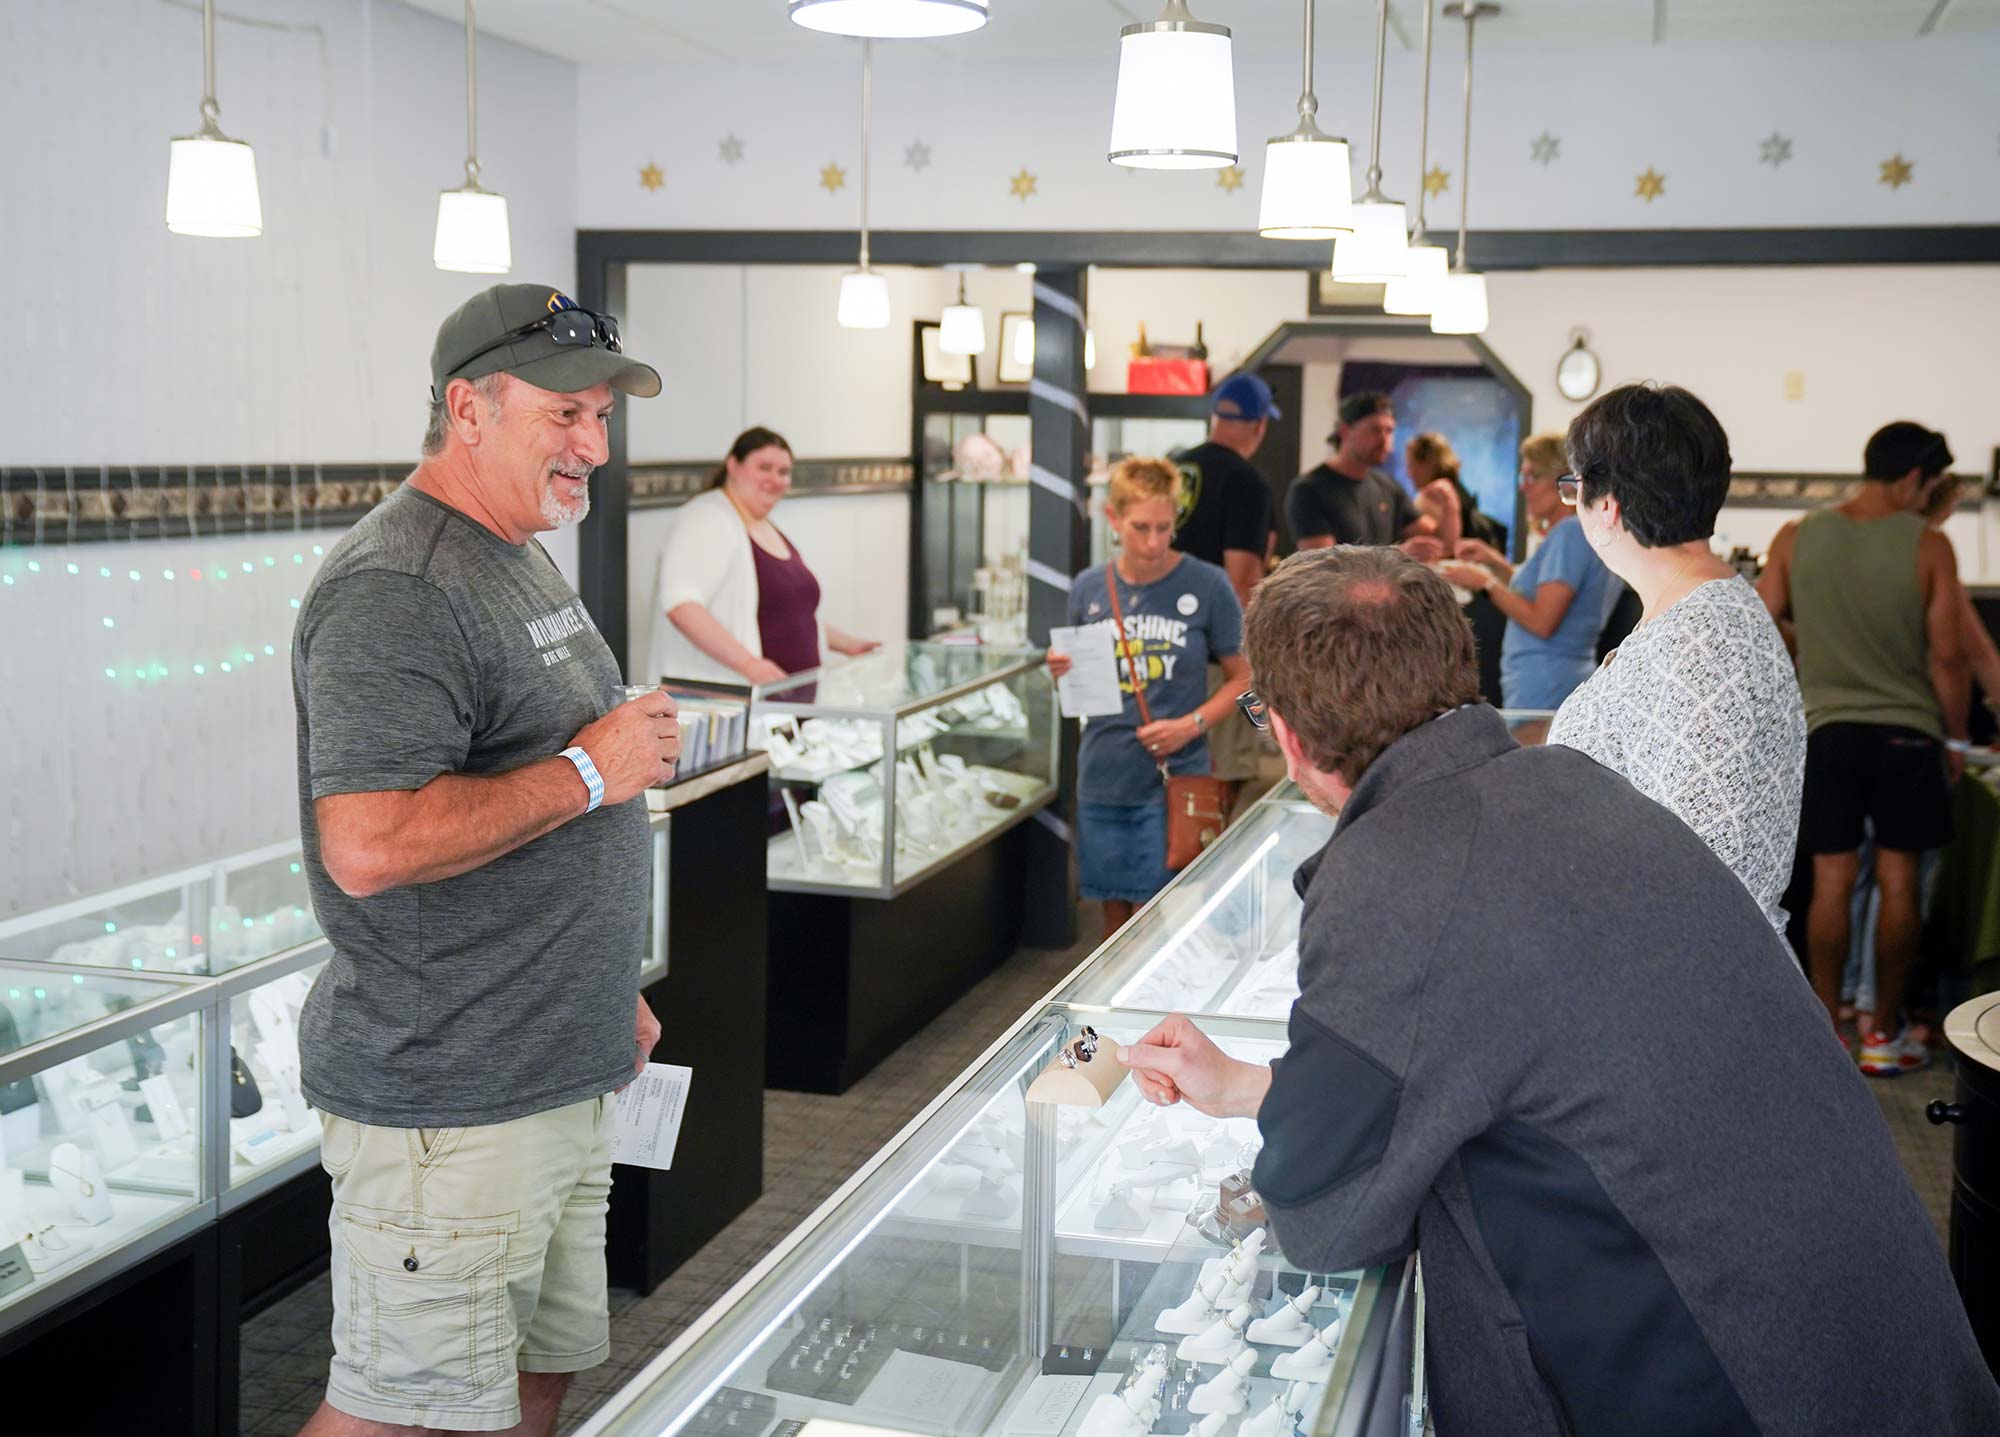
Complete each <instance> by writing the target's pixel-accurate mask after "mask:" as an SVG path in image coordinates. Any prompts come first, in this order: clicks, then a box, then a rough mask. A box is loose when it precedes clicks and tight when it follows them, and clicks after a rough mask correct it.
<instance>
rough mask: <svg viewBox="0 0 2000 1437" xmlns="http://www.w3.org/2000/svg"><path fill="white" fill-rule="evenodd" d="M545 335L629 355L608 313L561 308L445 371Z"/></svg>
mask: <svg viewBox="0 0 2000 1437" xmlns="http://www.w3.org/2000/svg"><path fill="white" fill-rule="evenodd" d="M536 333H543V334H546V335H548V337H549V338H550V339H552V340H554V341H555V342H556V343H557V344H563V345H578V346H581V347H583V348H585V349H588V348H590V347H591V346H593V345H595V346H599V347H601V348H604V349H608V350H610V351H611V352H612V353H613V354H623V353H624V352H625V346H624V343H623V342H622V341H621V340H620V339H619V338H618V321H617V319H616V318H614V317H613V316H611V315H608V314H593V313H592V312H591V311H590V310H587V309H580V308H573V309H559V310H556V311H555V312H554V313H553V314H545V315H543V316H542V317H541V318H539V319H533V320H530V321H529V322H528V323H526V324H524V325H522V326H521V327H520V328H519V329H517V330H515V331H514V332H513V333H512V334H506V335H502V336H501V337H500V338H499V339H496V340H494V341H493V343H491V344H489V345H487V346H486V347H485V348H483V349H475V350H473V351H472V353H470V354H468V355H466V356H465V358H463V359H461V360H459V361H458V363H456V364H454V365H452V366H451V367H450V368H449V369H447V370H445V373H446V374H456V373H458V371H459V370H461V369H463V368H465V366H466V365H468V364H470V363H472V361H473V360H475V359H477V358H479V357H480V356H481V355H484V354H491V353H492V352H493V351H494V350H496V349H500V348H503V347H505V346H506V345H509V344H512V343H513V342H514V341H515V340H517V339H526V338H527V337H528V336H529V335H531V334H536Z"/></svg>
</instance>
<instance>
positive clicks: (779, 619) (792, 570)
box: [750, 533, 819, 674]
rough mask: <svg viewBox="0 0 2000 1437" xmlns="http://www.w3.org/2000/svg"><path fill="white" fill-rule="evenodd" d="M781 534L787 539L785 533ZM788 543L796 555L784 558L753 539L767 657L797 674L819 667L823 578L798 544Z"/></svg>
mask: <svg viewBox="0 0 2000 1437" xmlns="http://www.w3.org/2000/svg"><path fill="white" fill-rule="evenodd" d="M778 537H779V538H781V539H785V536H784V535H783V534H782V533H781V534H779V535H778ZM785 547H786V548H788V549H790V550H791V551H792V556H791V558H789V559H780V558H779V557H778V556H777V555H775V554H772V553H769V552H767V551H766V550H765V548H764V546H763V545H762V544H759V543H758V542H757V541H756V540H755V539H752V540H751V541H750V557H751V558H752V559H754V560H756V563H757V633H758V636H759V637H760V638H761V639H762V640H763V641H764V657H765V658H767V659H769V660H770V661H771V662H772V663H774V664H776V665H777V666H778V667H779V668H781V669H783V670H784V671H785V672H786V673H788V674H796V673H799V672H801V671H803V670H805V669H816V668H818V667H819V619H818V615H819V580H818V579H815V578H814V577H813V572H812V570H811V569H808V568H807V567H806V561H805V559H804V558H803V557H802V556H801V555H800V553H799V546H798V545H797V544H794V543H793V542H792V541H791V540H790V539H785Z"/></svg>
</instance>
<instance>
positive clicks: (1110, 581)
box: [1104, 559, 1172, 783]
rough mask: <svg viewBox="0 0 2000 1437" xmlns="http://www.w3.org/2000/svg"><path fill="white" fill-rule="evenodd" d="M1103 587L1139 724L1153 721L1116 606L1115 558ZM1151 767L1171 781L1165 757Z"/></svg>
mask: <svg viewBox="0 0 2000 1437" xmlns="http://www.w3.org/2000/svg"><path fill="white" fill-rule="evenodd" d="M1104 587H1105V588H1106V589H1108V590H1109V591H1110V593H1111V617H1112V620H1113V621H1114V622H1115V623H1116V624H1117V626H1118V627H1117V629H1116V630H1115V631H1114V633H1113V637H1114V639H1115V641H1116V642H1117V645H1118V653H1119V656H1120V657H1121V658H1123V659H1124V660H1125V666H1126V668H1127V669H1129V670H1130V671H1131V674H1132V697H1133V698H1135V699H1137V700H1138V701H1139V722H1140V723H1141V724H1149V723H1151V722H1152V721H1153V711H1152V710H1151V709H1150V708H1148V707H1147V706H1146V690H1145V686H1144V685H1143V684H1142V683H1141V682H1140V680H1139V661H1138V659H1137V658H1135V657H1134V656H1133V653H1132V646H1131V644H1130V643H1129V642H1127V640H1126V638H1125V614H1124V611H1123V610H1122V609H1120V608H1119V607H1118V561H1117V560H1116V559H1113V560H1112V561H1111V562H1110V563H1108V564H1106V565H1105V566H1104ZM1153 767H1154V768H1156V769H1158V770H1159V771H1160V782H1161V783H1168V782H1170V781H1171V778H1172V776H1171V775H1170V774H1168V772H1167V763H1166V760H1165V759H1155V760H1154V762H1153Z"/></svg>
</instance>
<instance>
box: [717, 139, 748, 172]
mask: <svg viewBox="0 0 2000 1437" xmlns="http://www.w3.org/2000/svg"><path fill="white" fill-rule="evenodd" d="M720 149H721V153H722V163H723V164H725V165H733V164H735V163H736V162H737V161H738V160H740V159H742V158H743V142H742V141H741V140H739V139H737V138H736V136H734V135H728V136H725V137H724V138H723V141H722V144H721V146H720Z"/></svg>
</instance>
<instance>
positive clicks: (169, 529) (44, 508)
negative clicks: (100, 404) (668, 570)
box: [0, 459, 914, 548]
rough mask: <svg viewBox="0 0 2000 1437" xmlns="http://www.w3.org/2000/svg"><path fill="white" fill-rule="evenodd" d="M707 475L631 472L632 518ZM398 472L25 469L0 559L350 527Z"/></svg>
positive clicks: (842, 486)
mask: <svg viewBox="0 0 2000 1437" xmlns="http://www.w3.org/2000/svg"><path fill="white" fill-rule="evenodd" d="M714 468H715V466H714V465H713V464H711V463H698V464H697V463H653V464H635V465H633V466H632V468H631V480H630V485H631V488H630V500H631V504H632V507H634V508H638V509H659V508H668V507H671V506H673V505H676V504H684V503H686V502H687V501H688V500H689V499H690V498H692V497H693V496H694V495H696V494H698V493H700V492H701V491H702V490H703V489H705V488H706V487H708V476H709V475H710V473H712V472H713V470H714ZM409 470H410V466H409V465H408V464H404V463H397V464H220V465H218V464H192V465H164V466H161V465H144V464H106V465H96V464H93V465H39V466H37V465H21V466H10V467H7V468H4V469H0V548H19V547H29V546H34V545H38V544H105V543H128V542H133V541H137V540H152V539H205V538H213V537H215V536H217V535H228V534H270V533H295V532H302V531H304V530H308V529H340V528H346V527H347V526H348V525H350V524H352V523H354V522H355V521H356V520H357V519H359V518H360V517H361V516H362V515H364V514H366V513H367V512H368V511H369V510H370V509H372V508H374V507H375V506H376V505H377V504H379V503H381V502H382V500H384V499H386V498H388V497H389V495H390V494H391V493H393V492H394V491H395V489H396V486H397V485H399V484H401V483H402V482H403V479H404V476H405V475H407V474H408V473H409ZM913 473H914V469H913V467H912V465H911V464H910V461H909V460H907V459H807V460H801V461H800V462H799V464H798V467H797V469H796V470H795V471H794V473H793V476H792V487H793V492H794V493H798V494H874V493H895V492H898V491H906V490H908V489H909V487H910V484H911V482H912V475H913Z"/></svg>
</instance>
